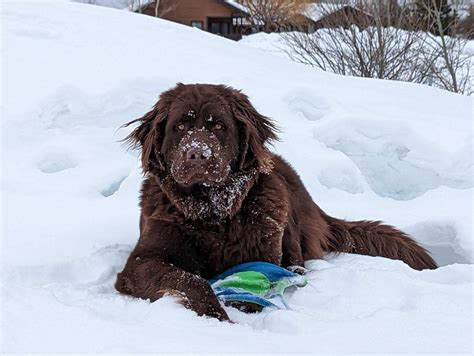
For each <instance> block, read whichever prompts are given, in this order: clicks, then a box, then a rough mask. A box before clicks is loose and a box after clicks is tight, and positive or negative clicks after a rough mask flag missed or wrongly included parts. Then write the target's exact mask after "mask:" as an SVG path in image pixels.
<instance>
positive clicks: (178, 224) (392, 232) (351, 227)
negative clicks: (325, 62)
mask: <svg viewBox="0 0 474 356" xmlns="http://www.w3.org/2000/svg"><path fill="white" fill-rule="evenodd" d="M133 123H138V124H139V125H138V126H137V128H135V130H134V131H133V132H132V133H131V134H130V135H129V136H128V137H127V140H128V142H130V143H131V144H132V145H134V146H136V147H140V148H141V149H142V156H141V160H142V166H143V171H144V173H145V174H146V176H145V180H144V182H143V187H142V194H141V202H140V206H141V217H140V238H139V240H138V243H137V245H136V247H135V249H134V250H133V252H132V253H131V255H130V257H129V258H128V261H127V263H126V265H125V268H124V270H123V271H122V272H121V273H119V274H118V276H117V282H116V285H115V286H116V288H117V290H118V291H119V292H121V293H125V294H129V295H132V296H134V297H138V298H144V299H150V300H151V301H155V300H157V299H158V298H160V297H162V296H163V295H165V294H172V295H176V296H179V298H180V299H181V301H182V303H183V304H184V305H186V306H187V307H188V308H190V309H192V310H194V311H195V312H196V313H197V314H199V315H207V316H212V317H216V318H218V319H220V320H228V316H227V314H226V312H225V311H224V309H223V308H222V307H221V305H220V304H219V302H218V300H217V299H216V297H215V295H214V293H213V291H212V289H211V287H210V285H209V284H208V283H207V281H206V279H208V278H211V277H214V276H216V275H217V274H219V273H221V272H223V271H224V270H225V269H227V268H229V267H232V266H235V265H238V264H240V263H243V262H249V261H266V262H270V263H274V264H277V265H281V266H284V267H290V266H302V265H303V263H304V261H305V260H310V259H315V258H321V257H323V254H324V253H325V252H330V251H333V252H348V253H357V254H363V255H369V256H383V257H387V258H392V259H399V260H402V261H404V262H405V263H407V264H408V265H409V266H411V267H412V268H415V269H418V270H421V269H425V268H430V269H433V268H436V263H435V262H434V261H433V259H432V258H431V257H430V256H429V255H428V254H427V252H426V251H425V250H424V249H423V248H422V247H420V246H419V245H418V244H417V243H416V242H415V241H413V240H412V239H411V238H410V237H408V236H407V235H406V234H405V233H403V232H401V231H399V230H397V229H395V228H393V227H391V226H388V225H384V224H381V223H380V222H376V221H356V222H347V221H344V220H340V219H336V218H333V217H330V216H328V215H326V214H325V213H324V211H322V210H321V209H320V208H319V207H318V206H317V205H316V204H315V203H314V202H313V201H312V199H311V197H310V195H309V194H308V192H307V191H306V189H305V187H304V185H303V183H302V182H301V180H300V178H299V177H298V175H297V174H296V172H295V171H294V170H293V168H292V167H291V166H290V165H289V164H288V163H287V162H285V161H284V160H283V159H282V158H281V157H279V156H277V155H275V154H274V153H272V152H270V151H269V150H268V149H267V148H266V147H265V144H266V143H267V142H269V141H270V140H275V139H276V138H277V137H276V134H275V126H274V124H273V123H272V121H271V120H270V119H269V118H267V117H265V116H263V115H261V114H259V113H258V112H257V111H256V110H255V108H254V107H253V106H252V104H251V103H250V102H249V100H248V98H247V96H245V95H244V94H242V93H241V92H240V91H238V90H235V89H232V88H230V87H226V86H223V85H208V84H195V85H184V84H178V85H177V86H176V87H175V88H173V89H171V90H168V91H166V92H164V93H162V94H161V96H160V99H159V101H158V102H157V103H156V105H155V106H154V107H153V109H152V110H151V111H150V112H148V113H146V114H145V115H144V116H143V117H141V118H139V119H136V120H134V121H132V122H130V123H128V124H127V125H130V124H133Z"/></svg>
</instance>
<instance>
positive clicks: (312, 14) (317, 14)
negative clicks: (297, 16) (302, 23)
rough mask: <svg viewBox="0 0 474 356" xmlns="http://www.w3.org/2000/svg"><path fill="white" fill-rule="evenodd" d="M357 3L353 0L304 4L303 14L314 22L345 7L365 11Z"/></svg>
mask: <svg viewBox="0 0 474 356" xmlns="http://www.w3.org/2000/svg"><path fill="white" fill-rule="evenodd" d="M355 4H356V1H351V2H348V3H344V4H336V3H326V2H319V3H310V4H305V5H303V9H302V11H301V15H303V16H305V17H307V18H309V19H310V20H312V21H314V22H317V21H319V20H321V19H322V18H323V17H325V16H327V15H329V14H332V13H334V12H337V11H339V10H342V9H344V8H351V9H355V10H357V11H361V12H365V11H364V10H362V9H359V8H358V7H357V6H356V5H355ZM367 15H369V14H367ZM369 16H370V15H369Z"/></svg>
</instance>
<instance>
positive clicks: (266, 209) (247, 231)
mask: <svg viewBox="0 0 474 356" xmlns="http://www.w3.org/2000/svg"><path fill="white" fill-rule="evenodd" d="M271 183H272V179H270V177H268V176H266V177H264V178H263V179H260V180H259V182H258V183H256V184H255V186H254V187H252V189H251V190H250V192H249V194H248V196H247V197H246V198H245V200H244V201H243V203H242V207H241V208H240V209H239V210H238V211H237V213H236V214H235V215H234V216H231V217H227V218H225V219H222V220H219V221H209V220H207V221H206V220H190V219H186V218H185V217H184V215H183V214H182V213H181V212H180V211H179V210H178V209H177V208H176V206H174V205H173V204H172V203H171V202H170V201H169V199H168V198H167V197H166V195H165V194H164V193H163V192H162V191H161V190H160V188H159V186H157V184H156V183H154V182H153V181H150V180H147V181H145V183H144V186H143V190H142V203H141V204H142V213H143V215H144V217H145V220H147V217H148V218H149V219H152V220H153V221H155V222H156V221H163V222H166V223H167V224H170V225H172V226H174V227H175V229H172V230H171V231H172V232H170V233H171V234H173V235H174V236H155V237H153V238H156V239H159V240H160V243H161V244H163V245H164V246H165V245H166V248H168V249H169V250H170V251H174V252H173V253H172V254H171V255H170V256H169V258H170V262H171V263H173V264H175V265H176V266H177V267H180V268H182V269H184V270H187V271H189V272H192V273H196V274H199V275H201V276H203V277H205V278H211V277H213V276H215V275H217V274H219V273H221V272H223V271H224V270H225V269H227V268H229V267H232V266H235V265H237V264H240V263H243V262H250V261H267V262H271V263H275V264H280V263H281V259H282V238H283V233H284V230H285V227H286V225H287V221H288V205H287V200H286V199H285V197H284V196H275V194H268V192H269V190H272V187H271V186H272V184H271ZM151 198H153V200H151ZM144 224H145V225H146V224H147V222H146V221H145V222H144ZM143 228H144V226H142V230H143ZM142 232H143V231H142ZM142 235H146V234H142ZM168 245H172V246H168Z"/></svg>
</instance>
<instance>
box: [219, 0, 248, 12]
mask: <svg viewBox="0 0 474 356" xmlns="http://www.w3.org/2000/svg"><path fill="white" fill-rule="evenodd" d="M224 2H225V3H227V4H229V5H231V6H233V7H235V8H236V9H239V10H240V11H242V12H245V13H248V12H249V11H248V9H247V7H246V6H244V5H242V4H239V3H238V2H237V1H235V0H224Z"/></svg>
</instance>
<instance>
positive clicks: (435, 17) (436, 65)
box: [417, 0, 473, 94]
mask: <svg viewBox="0 0 474 356" xmlns="http://www.w3.org/2000/svg"><path fill="white" fill-rule="evenodd" d="M419 6H425V9H424V10H425V11H430V14H431V17H432V20H431V23H430V24H429V26H430V29H429V30H431V31H432V32H434V34H436V36H434V35H428V34H427V33H426V32H422V31H418V32H417V34H418V36H421V41H422V43H423V46H422V51H420V53H421V56H422V57H423V59H424V61H425V64H426V65H428V66H429V67H430V76H431V77H430V79H431V80H432V84H433V85H436V86H438V87H440V88H443V89H446V90H449V91H452V92H455V93H462V94H470V93H472V87H471V73H470V71H471V65H472V56H473V55H472V53H470V52H469V51H468V49H467V45H468V40H467V39H466V38H463V37H461V36H454V35H452V36H448V33H451V31H449V30H448V28H451V27H454V26H455V25H456V24H454V22H455V21H456V19H455V18H454V19H450V20H449V21H446V19H445V18H446V16H445V15H446V14H445V12H444V8H443V6H444V4H443V3H441V2H440V1H439V0H426V1H424V2H423V3H421V4H419ZM427 30H428V29H427ZM433 57H434V58H435V59H434V60H433Z"/></svg>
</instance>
